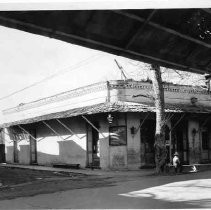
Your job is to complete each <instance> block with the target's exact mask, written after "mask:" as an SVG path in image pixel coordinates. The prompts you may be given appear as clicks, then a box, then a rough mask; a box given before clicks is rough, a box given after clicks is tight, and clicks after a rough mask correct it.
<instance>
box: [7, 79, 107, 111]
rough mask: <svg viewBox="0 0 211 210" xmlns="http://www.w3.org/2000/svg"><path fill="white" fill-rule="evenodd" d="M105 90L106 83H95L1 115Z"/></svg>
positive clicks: (20, 106)
mask: <svg viewBox="0 0 211 210" xmlns="http://www.w3.org/2000/svg"><path fill="white" fill-rule="evenodd" d="M105 89H107V83H106V82H101V83H96V84H93V85H89V86H85V87H82V88H77V89H74V90H70V91H67V92H63V93H60V94H57V95H54V96H50V97H47V98H43V99H40V100H37V101H32V102H30V103H27V104H20V105H19V106H16V107H13V108H10V109H6V110H3V114H12V113H15V112H20V111H24V110H27V109H32V108H36V107H40V106H43V105H47V104H51V103H54V102H58V101H64V100H67V99H71V98H76V97H79V96H82V95H86V94H89V93H94V92H98V91H101V90H105Z"/></svg>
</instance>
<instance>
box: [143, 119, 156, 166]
mask: <svg viewBox="0 0 211 210" xmlns="http://www.w3.org/2000/svg"><path fill="white" fill-rule="evenodd" d="M154 142H155V120H146V121H145V122H144V124H143V125H142V128H141V145H142V147H143V148H142V150H143V157H142V158H143V159H144V160H141V161H142V163H143V164H144V166H147V167H150V166H152V167H154V166H155V150H154Z"/></svg>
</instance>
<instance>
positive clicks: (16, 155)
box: [13, 139, 19, 163]
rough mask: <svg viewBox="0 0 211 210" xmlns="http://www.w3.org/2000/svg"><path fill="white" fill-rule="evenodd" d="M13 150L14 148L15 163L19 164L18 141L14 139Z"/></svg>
mask: <svg viewBox="0 0 211 210" xmlns="http://www.w3.org/2000/svg"><path fill="white" fill-rule="evenodd" d="M13 148H14V153H13V154H14V163H18V162H19V161H18V141H17V140H16V139H14V141H13Z"/></svg>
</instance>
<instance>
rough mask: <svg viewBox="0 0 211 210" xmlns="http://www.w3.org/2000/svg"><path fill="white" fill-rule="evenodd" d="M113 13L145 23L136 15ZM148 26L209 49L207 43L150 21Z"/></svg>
mask: <svg viewBox="0 0 211 210" xmlns="http://www.w3.org/2000/svg"><path fill="white" fill-rule="evenodd" d="M113 12H115V13H118V14H121V15H123V16H126V17H129V18H132V19H134V20H138V21H140V22H144V21H145V19H144V18H141V17H139V16H137V15H134V14H131V13H128V12H124V11H113ZM148 25H150V26H153V27H154V28H158V29H160V30H163V31H166V32H168V33H171V34H173V35H175V36H179V37H181V38H183V39H186V40H188V41H191V42H194V43H196V44H199V45H201V46H204V47H207V48H211V44H208V43H205V42H203V41H200V40H198V39H195V38H192V37H190V36H188V35H185V34H182V33H180V32H177V31H175V30H173V29H170V28H167V27H165V26H162V25H160V24H157V23H154V22H152V21H149V22H148Z"/></svg>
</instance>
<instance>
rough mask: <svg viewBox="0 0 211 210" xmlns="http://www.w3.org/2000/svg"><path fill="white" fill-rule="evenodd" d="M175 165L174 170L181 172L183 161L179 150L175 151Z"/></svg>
mask: <svg viewBox="0 0 211 210" xmlns="http://www.w3.org/2000/svg"><path fill="white" fill-rule="evenodd" d="M173 166H174V170H175V172H176V173H177V172H181V162H180V159H179V154H178V152H175V153H174V157H173Z"/></svg>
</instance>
